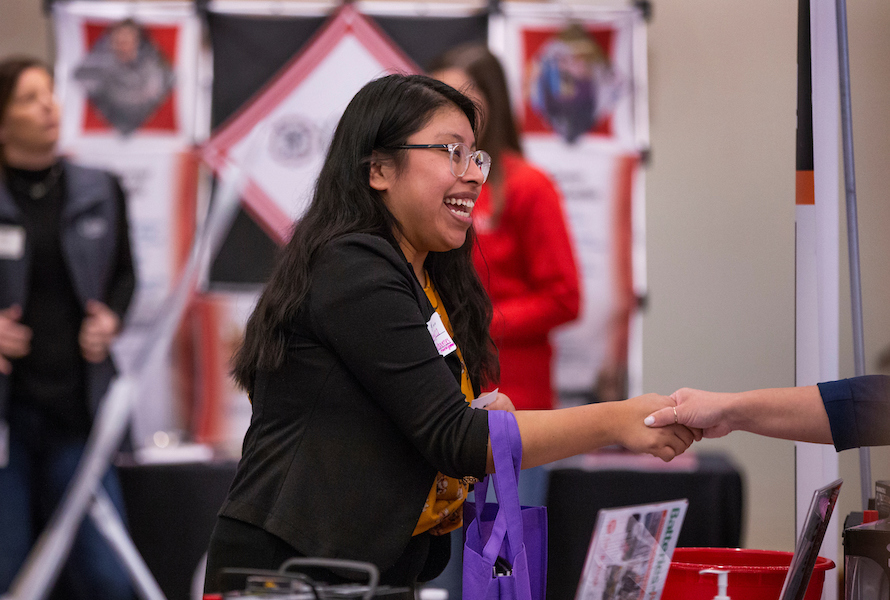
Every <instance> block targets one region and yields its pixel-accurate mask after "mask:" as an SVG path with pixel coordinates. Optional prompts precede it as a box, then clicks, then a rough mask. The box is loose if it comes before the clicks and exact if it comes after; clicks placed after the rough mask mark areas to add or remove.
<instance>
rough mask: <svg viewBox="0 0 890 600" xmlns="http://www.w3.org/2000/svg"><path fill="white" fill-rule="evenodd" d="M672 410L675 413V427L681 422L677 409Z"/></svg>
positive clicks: (673, 407) (674, 407)
mask: <svg viewBox="0 0 890 600" xmlns="http://www.w3.org/2000/svg"><path fill="white" fill-rule="evenodd" d="M671 409H672V410H673V411H674V425H676V424H677V423H679V422H680V417H678V416H677V407H676V406H672V407H671Z"/></svg>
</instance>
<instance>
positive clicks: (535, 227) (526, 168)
mask: <svg viewBox="0 0 890 600" xmlns="http://www.w3.org/2000/svg"><path fill="white" fill-rule="evenodd" d="M502 162H503V169H504V175H505V181H504V197H505V202H504V209H503V211H502V213H501V216H500V219H498V221H497V223H496V224H494V227H492V222H491V218H490V217H491V193H490V189H489V188H488V186H484V187H483V188H482V193H481V195H480V196H479V199H478V200H477V201H476V206H475V207H474V209H473V218H474V220H475V225H476V232H477V236H478V239H479V243H478V245H477V247H476V249H475V251H474V254H473V259H474V262H475V264H476V269H477V271H478V272H479V276H480V278H481V279H482V284H483V285H484V286H485V289H486V290H487V291H488V294H489V296H491V300H492V303H493V304H494V319H493V321H492V325H491V335H492V338H493V339H494V341H495V343H496V344H497V346H498V352H499V359H500V365H501V380H500V384H499V388H500V391H501V392H503V393H505V394H507V395H508V396H509V397H510V399H511V400H512V401H513V404H514V405H515V406H516V408H518V409H542V408H552V407H553V392H552V386H551V379H550V373H551V361H552V354H553V351H552V348H551V346H550V341H549V334H550V331H551V330H552V329H553V328H554V327H556V326H557V325H561V324H563V323H566V322H568V321H571V320H573V319H575V318H576V317H577V316H578V310H579V307H580V300H581V298H580V296H581V294H580V284H579V281H578V270H577V267H576V265H575V257H574V251H573V249H572V242H571V236H570V234H569V231H568V226H567V224H566V219H565V214H564V211H563V207H562V200H561V197H560V194H559V192H558V191H557V189H556V187H555V186H554V184H553V183H552V182H551V181H550V179H549V178H548V177H547V176H546V175H545V174H544V173H543V172H541V171H540V170H538V169H537V168H535V167H534V166H532V165H531V164H529V163H528V162H526V161H525V160H524V159H522V158H521V157H519V156H518V155H516V154H505V155H504V156H503V159H502Z"/></svg>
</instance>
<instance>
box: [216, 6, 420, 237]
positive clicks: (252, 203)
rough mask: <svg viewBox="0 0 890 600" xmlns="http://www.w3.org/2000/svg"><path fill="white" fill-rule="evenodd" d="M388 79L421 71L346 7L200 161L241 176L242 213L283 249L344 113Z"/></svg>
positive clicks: (223, 130)
mask: <svg viewBox="0 0 890 600" xmlns="http://www.w3.org/2000/svg"><path fill="white" fill-rule="evenodd" d="M394 72H400V73H418V72H420V69H419V68H418V67H417V66H416V65H414V63H413V62H412V61H411V60H410V59H409V58H408V57H407V56H405V55H404V54H403V53H402V52H401V50H399V49H398V48H397V47H396V46H395V45H394V44H393V43H392V42H391V41H390V40H389V39H388V38H387V37H386V35H385V34H384V33H383V32H382V31H380V30H379V29H378V28H377V27H376V25H374V24H372V23H371V22H370V21H369V20H368V19H366V18H365V17H364V16H362V15H361V14H360V13H358V12H357V11H356V10H355V9H354V8H353V7H352V6H351V5H348V4H347V5H345V6H343V7H342V8H340V9H339V11H338V12H337V13H336V15H335V16H334V17H333V18H332V19H331V21H330V22H329V23H328V24H327V25H325V27H324V28H323V29H322V31H321V32H320V33H319V34H318V35H317V36H316V38H315V39H313V40H312V41H311V42H310V44H309V46H308V47H307V48H306V49H305V50H304V51H303V52H301V53H300V54H299V55H298V56H297V57H296V58H295V59H294V60H293V61H292V62H291V63H290V64H289V65H287V66H286V67H285V68H284V70H283V71H282V73H281V74H280V75H278V76H277V78H276V79H275V80H274V81H273V82H272V83H271V84H270V85H269V86H267V88H266V89H265V90H263V91H262V92H261V93H260V94H259V95H258V96H257V97H256V98H255V99H254V100H253V101H252V102H251V103H250V104H249V105H248V106H247V107H246V108H245V109H243V110H242V111H241V112H240V113H239V114H238V115H236V116H235V117H234V118H233V119H232V120H231V121H230V122H228V123H227V124H226V125H224V126H223V127H222V128H221V130H220V131H219V132H218V133H216V134H215V135H214V136H213V137H212V138H211V140H210V141H209V142H208V144H207V146H206V149H205V152H204V158H205V160H206V161H207V162H208V163H209V164H210V165H211V166H212V167H213V168H214V169H215V170H216V172H217V174H218V175H220V176H221V177H226V173H227V171H228V170H229V168H230V167H232V166H237V167H238V168H239V169H240V171H241V173H242V174H243V177H244V191H243V194H242V199H243V202H244V204H245V209H246V210H247V211H248V212H249V213H251V214H252V215H253V216H254V218H256V220H257V222H258V223H260V224H261V225H262V226H263V227H264V228H265V229H266V230H267V232H268V233H269V234H270V235H271V236H272V237H273V239H276V240H277V241H279V242H284V241H286V240H287V239H288V238H289V237H290V227H291V225H292V224H293V222H294V220H295V219H297V218H299V217H300V215H302V213H303V211H304V210H305V208H306V205H307V203H308V201H309V196H310V194H311V191H312V187H313V185H314V184H315V179H316V177H317V175H318V171H319V170H320V169H321V165H322V162H323V161H324V155H325V153H326V151H327V147H328V143H329V141H330V138H331V136H332V134H333V131H334V128H335V127H336V124H337V121H338V120H339V119H340V115H341V114H342V112H343V109H345V108H346V105H347V104H348V103H349V101H350V100H351V99H352V97H353V96H354V95H355V94H356V92H358V90H359V89H360V88H361V87H362V86H363V85H364V84H366V83H367V82H368V81H370V80H372V79H374V78H376V77H381V76H383V75H386V74H388V73H394Z"/></svg>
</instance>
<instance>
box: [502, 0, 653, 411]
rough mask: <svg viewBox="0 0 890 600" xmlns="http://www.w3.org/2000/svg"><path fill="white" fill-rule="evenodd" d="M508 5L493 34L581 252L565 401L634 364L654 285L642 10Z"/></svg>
mask: <svg viewBox="0 0 890 600" xmlns="http://www.w3.org/2000/svg"><path fill="white" fill-rule="evenodd" d="M503 9H504V14H503V18H502V19H500V20H499V21H498V23H497V24H496V25H495V26H494V27H493V29H497V28H501V29H502V30H501V31H500V32H499V34H493V35H492V36H491V37H492V39H495V40H499V43H500V44H501V46H500V47H497V44H495V46H496V47H494V48H493V50H494V51H495V52H496V53H498V54H499V55H500V56H501V58H502V60H503V62H504V67H505V70H506V71H507V75H508V79H509V84H510V87H511V92H512V96H513V98H514V101H515V104H516V105H515V106H514V109H515V112H516V114H517V117H518V119H519V122H520V124H521V125H522V128H523V138H522V143H523V149H524V151H525V154H526V156H527V157H528V159H529V160H531V161H532V162H534V163H536V164H537V165H539V166H541V167H542V168H544V169H545V170H546V171H548V172H549V173H550V174H551V175H552V176H553V178H554V179H555V181H556V182H557V184H558V186H559V188H560V191H561V192H562V194H563V197H564V200H565V208H566V214H567V217H568V220H569V225H570V230H571V232H572V235H573V238H574V242H575V247H576V251H577V256H578V259H579V261H578V262H579V269H580V270H581V281H582V284H583V294H582V297H583V305H582V309H581V315H580V316H579V318H578V320H576V321H575V322H573V323H571V324H569V325H567V326H564V327H562V328H561V329H559V330H558V331H557V332H556V334H555V336H554V345H555V356H556V362H555V372H554V375H555V377H554V380H555V386H556V388H557V390H558V391H559V393H560V398H561V400H562V401H563V402H564V403H565V402H567V403H577V402H578V401H581V402H583V401H586V400H588V399H589V398H590V396H591V395H594V396H595V393H594V389H595V388H596V387H597V386H598V384H600V385H601V384H602V381H601V380H600V381H598V379H599V378H600V377H602V378H603V379H605V378H608V376H616V375H617V376H618V377H619V378H620V377H622V376H623V375H626V374H627V373H626V369H627V365H628V353H629V344H630V340H629V327H630V326H629V323H630V317H631V314H632V313H633V307H634V305H635V303H636V297H637V296H642V295H643V294H644V293H645V281H644V279H643V275H644V271H645V267H644V264H643V262H642V257H643V255H644V251H643V247H644V239H643V237H644V236H643V235H642V231H641V228H642V222H641V221H636V222H635V216H637V215H641V213H642V211H641V210H638V209H636V208H635V205H640V204H641V203H642V200H643V195H642V192H643V190H642V185H641V184H642V175H641V172H640V171H639V165H640V153H641V152H642V151H643V150H645V149H647V146H648V140H647V136H648V133H647V127H648V126H647V123H646V119H647V118H648V117H647V115H646V110H645V100H644V96H645V75H644V73H645V68H640V61H641V60H645V59H644V57H641V56H640V50H639V48H640V46H642V48H643V50H645V43H644V41H645V39H644V29H643V28H642V27H641V26H640V24H641V23H642V16H641V15H640V13H639V11H638V10H636V9H598V8H591V7H578V8H573V9H570V11H569V12H570V13H571V14H566V13H559V14H554V11H553V10H552V9H551V7H549V6H542V5H535V4H525V3H515V2H507V3H504V4H503ZM641 36H643V43H642V44H641V43H640V37H641ZM643 54H644V52H643ZM643 64H645V63H643ZM641 73H642V74H643V75H641ZM641 96H642V97H643V99H641ZM630 376H631V377H630V379H631V382H630V385H631V386H632V385H633V378H634V374H632V373H631V374H630ZM598 399H608V398H602V397H599V398H598Z"/></svg>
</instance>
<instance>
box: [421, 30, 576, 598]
mask: <svg viewBox="0 0 890 600" xmlns="http://www.w3.org/2000/svg"><path fill="white" fill-rule="evenodd" d="M428 70H429V72H430V73H431V74H432V76H433V77H435V78H436V79H439V80H440V81H443V82H445V83H447V84H448V85H450V86H451V87H453V88H455V89H458V90H460V91H462V92H463V93H464V94H466V95H467V96H469V97H470V98H471V99H472V100H473V101H474V102H475V103H476V104H477V105H478V106H479V108H480V109H481V112H482V128H481V131H480V133H479V139H478V143H479V147H480V148H486V150H487V151H488V153H489V154H490V155H491V172H490V174H489V178H488V181H487V182H486V184H485V185H484V186H482V191H481V193H480V195H479V197H478V198H477V199H476V204H475V206H474V207H473V226H474V228H475V230H476V239H477V243H476V246H475V248H474V252H473V263H474V264H475V267H476V271H477V272H478V273H479V278H480V280H481V281H482V285H483V286H484V287H485V290H486V292H488V295H489V297H490V298H491V302H492V308H493V309H494V314H493V317H492V321H491V328H490V333H491V337H492V339H493V340H494V342H495V344H496V346H497V349H498V362H499V364H500V380H499V383H498V386H499V390H500V391H501V392H503V393H505V394H507V395H508V396H509V397H510V399H511V400H512V401H513V405H514V406H515V407H516V408H517V409H520V410H527V409H550V408H554V394H553V382H552V378H551V372H552V363H553V347H552V346H551V344H550V333H551V331H552V330H553V329H554V328H555V327H557V326H559V325H562V324H564V323H568V322H569V321H572V320H574V319H575V318H576V317H577V316H578V312H579V310H580V305H581V291H580V287H581V286H580V283H579V276H578V269H577V266H576V263H575V256H574V251H573V248H572V240H571V236H570V234H569V230H568V226H567V224H566V219H565V214H564V210H563V206H562V198H561V196H560V193H559V191H558V190H557V188H556V186H555V185H554V184H553V182H552V181H551V180H550V178H549V177H548V176H547V175H546V174H545V173H544V172H543V171H541V170H540V169H538V168H537V167H535V166H534V165H532V164H531V163H529V162H528V161H526V160H525V158H524V157H523V156H522V147H521V146H520V144H519V133H518V131H517V127H516V122H515V120H514V118H513V112H512V109H511V107H510V97H509V92H508V91H507V80H506V76H505V75H504V69H503V67H502V66H501V64H500V62H499V61H498V59H497V57H495V56H494V55H493V54H492V53H491V52H490V51H489V50H488V48H487V47H486V46H485V45H484V44H464V45H461V46H458V47H456V48H454V49H452V50H451V51H449V52H447V53H445V54H443V55H442V56H440V57H439V58H438V59H436V60H435V61H434V62H433V64H431V65H430V68H429V69H428ZM548 475H549V473H548V471H547V470H546V467H536V468H533V469H528V470H525V471H523V472H522V476H521V477H520V479H519V501H520V503H521V504H523V505H527V506H535V505H542V504H544V503H545V502H546V499H547V485H548V481H549V476H548ZM461 551H462V550H461V548H460V545H459V544H457V543H454V544H453V546H452V558H454V560H452V562H451V563H450V564H449V567H448V568H447V569H446V570H445V572H444V573H443V574H442V575H441V576H440V577H439V578H438V579H436V580H434V581H432V582H431V584H430V585H432V586H434V587H443V588H446V589H447V590H448V594H449V597H450V598H454V599H455V600H460V597H461V585H460V557H461Z"/></svg>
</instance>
